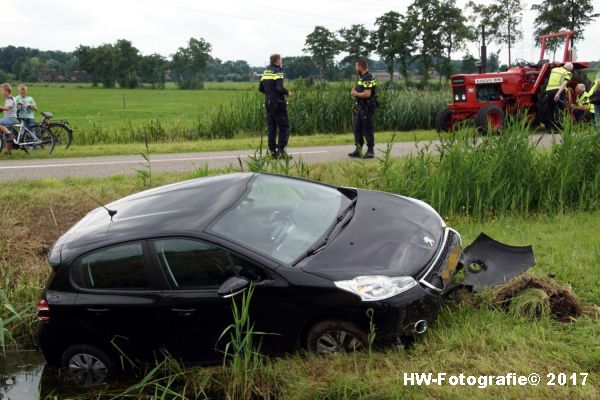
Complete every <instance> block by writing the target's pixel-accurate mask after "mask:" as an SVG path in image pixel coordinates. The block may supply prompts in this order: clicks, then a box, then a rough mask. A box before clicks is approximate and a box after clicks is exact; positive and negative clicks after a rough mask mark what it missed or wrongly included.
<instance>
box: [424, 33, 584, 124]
mask: <svg viewBox="0 0 600 400" xmlns="http://www.w3.org/2000/svg"><path fill="white" fill-rule="evenodd" d="M574 34H575V32H574V31H564V32H559V33H553V34H549V35H542V36H541V37H540V41H541V48H542V50H541V56H540V60H539V62H538V63H537V64H529V63H527V62H526V61H523V60H517V63H516V64H517V65H516V66H513V67H511V68H509V69H508V70H507V71H505V72H494V73H486V72H485V60H486V48H485V33H484V34H483V45H482V47H481V60H482V61H480V62H479V63H478V65H479V69H480V73H478V74H468V75H467V74H460V75H453V76H452V77H451V86H452V99H453V101H452V104H450V105H448V107H447V108H444V109H442V110H440V111H439V112H438V113H437V115H436V118H435V127H436V129H437V131H438V132H448V131H451V130H452V128H453V126H454V124H456V123H457V122H460V121H465V120H469V119H474V120H475V125H476V126H477V128H478V129H479V130H480V131H481V132H487V131H488V130H489V129H491V130H492V132H497V131H498V130H499V129H500V128H501V127H502V125H503V123H504V119H505V116H506V115H511V114H512V115H514V114H517V113H520V114H523V113H527V115H528V116H529V118H530V119H531V121H532V123H533V124H534V125H539V123H541V122H543V121H544V118H543V117H544V104H545V101H544V100H545V92H546V85H547V83H548V78H549V76H550V71H551V70H552V68H554V67H558V66H561V65H564V64H565V63H566V62H572V63H573V79H572V80H571V83H570V84H569V87H570V88H572V89H574V88H575V86H576V85H577V84H578V83H584V84H585V85H586V88H588V89H589V88H590V85H591V82H590V81H589V79H588V78H587V77H586V75H585V74H584V73H583V72H582V71H581V70H582V69H585V68H588V67H589V63H588V62H575V61H573V54H572V53H573V51H572V49H571V48H570V44H571V39H572V38H573V35H574ZM562 37H564V40H565V44H564V54H563V61H562V62H557V61H554V62H550V61H549V60H548V59H544V55H545V53H546V50H548V48H549V47H553V48H556V44H557V41H558V40H559V38H562ZM549 44H552V45H553V46H549ZM574 100H575V99H573V96H571V97H570V99H569V101H571V102H573V101H574Z"/></svg>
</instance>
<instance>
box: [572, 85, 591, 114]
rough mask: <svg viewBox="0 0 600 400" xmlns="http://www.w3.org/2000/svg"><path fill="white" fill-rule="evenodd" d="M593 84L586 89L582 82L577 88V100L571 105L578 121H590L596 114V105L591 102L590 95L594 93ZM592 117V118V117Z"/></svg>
mask: <svg viewBox="0 0 600 400" xmlns="http://www.w3.org/2000/svg"><path fill="white" fill-rule="evenodd" d="M594 87H595V85H593V86H592V87H591V89H590V90H589V91H587V92H586V91H585V85H584V84H583V83H580V84H579V85H577V87H576V88H575V96H576V99H577V100H576V101H575V104H573V105H571V109H572V110H573V115H574V116H575V120H576V121H590V120H591V119H592V118H593V117H594V116H595V115H596V113H595V111H596V110H595V107H594V105H593V104H592V103H590V97H591V96H592V93H594ZM590 117H591V118H590Z"/></svg>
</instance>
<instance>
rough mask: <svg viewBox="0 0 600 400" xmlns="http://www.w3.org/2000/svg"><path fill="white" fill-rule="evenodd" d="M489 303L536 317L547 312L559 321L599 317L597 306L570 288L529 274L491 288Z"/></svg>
mask: <svg viewBox="0 0 600 400" xmlns="http://www.w3.org/2000/svg"><path fill="white" fill-rule="evenodd" d="M490 302H491V305H492V306H495V307H499V308H502V309H505V310H508V311H511V312H514V313H518V314H521V315H526V316H535V317H536V318H540V317H542V316H543V315H544V314H545V313H546V311H548V313H549V315H550V316H551V317H552V318H553V319H554V320H557V321H560V322H572V321H574V320H576V319H577V318H579V317H581V316H582V315H585V316H589V317H598V307H597V306H595V305H592V304H585V303H583V302H581V300H579V298H578V297H577V295H575V293H573V291H572V290H571V288H570V287H568V286H566V285H560V284H559V283H557V282H555V281H553V280H550V279H545V278H539V277H536V276H533V275H530V274H523V275H520V276H518V277H516V278H514V279H511V280H510V281H508V282H507V283H505V284H504V285H502V286H497V287H495V288H493V289H492V291H491V298H490Z"/></svg>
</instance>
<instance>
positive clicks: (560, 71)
mask: <svg viewBox="0 0 600 400" xmlns="http://www.w3.org/2000/svg"><path fill="white" fill-rule="evenodd" d="M572 71H573V64H572V63H570V62H568V63H565V65H564V66H561V67H555V68H552V71H550V78H549V79H548V85H546V111H547V115H546V125H547V126H546V128H548V129H550V128H551V126H556V121H557V112H558V111H563V110H564V109H565V93H566V90H567V85H568V84H569V82H571V79H572V78H573V74H572Z"/></svg>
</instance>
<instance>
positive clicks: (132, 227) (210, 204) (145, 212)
mask: <svg viewBox="0 0 600 400" xmlns="http://www.w3.org/2000/svg"><path fill="white" fill-rule="evenodd" d="M254 175H255V174H253V173H236V174H228V175H219V176H214V177H208V178H199V179H193V180H188V181H184V182H179V183H175V184H171V185H166V186H161V187H158V188H155V189H150V190H146V191H143V192H140V193H136V194H134V195H131V196H127V197H124V198H122V199H119V200H117V201H115V202H113V203H110V204H107V205H106V208H107V209H109V210H116V212H117V213H116V214H115V215H114V217H113V218H112V220H111V217H110V215H109V214H108V212H107V210H106V209H105V208H103V207H98V208H96V209H95V210H93V211H91V212H90V213H88V214H87V215H86V216H85V217H84V218H83V219H82V220H81V221H79V222H78V223H77V224H75V225H74V226H73V227H72V228H71V229H69V231H68V232H67V233H65V234H64V235H63V236H62V237H61V238H60V239H59V240H58V241H57V242H56V244H55V245H54V247H53V248H52V250H51V252H50V255H49V261H50V264H52V265H53V266H56V265H59V264H61V263H70V262H71V261H72V260H73V259H74V258H76V257H78V256H79V255H81V254H82V253H85V252H87V251H90V250H93V249H96V248H99V247H103V246H108V245H111V244H116V243H121V242H125V241H128V240H137V239H142V238H145V237H152V236H161V235H173V234H181V233H183V232H198V233H200V232H201V231H202V230H203V229H204V228H205V227H206V226H207V225H208V224H209V223H210V222H211V221H212V220H213V219H215V218H216V217H217V216H218V215H219V214H220V213H221V212H222V211H223V210H225V209H227V208H229V207H231V206H232V205H233V204H235V203H236V202H237V200H238V199H239V198H240V196H241V195H242V194H243V193H244V192H245V191H246V188H247V185H248V183H249V181H250V180H251V179H252V177H253V176H254Z"/></svg>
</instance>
